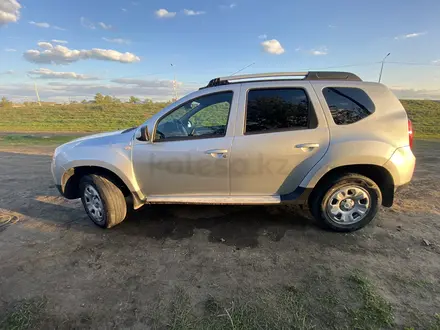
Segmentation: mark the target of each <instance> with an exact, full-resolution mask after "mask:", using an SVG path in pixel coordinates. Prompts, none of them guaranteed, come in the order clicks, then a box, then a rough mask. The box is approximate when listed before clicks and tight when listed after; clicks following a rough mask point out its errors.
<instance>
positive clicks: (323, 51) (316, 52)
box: [310, 47, 328, 56]
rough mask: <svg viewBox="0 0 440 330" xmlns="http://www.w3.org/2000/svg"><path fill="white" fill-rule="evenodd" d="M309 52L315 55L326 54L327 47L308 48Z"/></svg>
mask: <svg viewBox="0 0 440 330" xmlns="http://www.w3.org/2000/svg"><path fill="white" fill-rule="evenodd" d="M310 54H312V55H315V56H322V55H327V54H328V49H327V47H321V48H318V49H312V50H310Z"/></svg>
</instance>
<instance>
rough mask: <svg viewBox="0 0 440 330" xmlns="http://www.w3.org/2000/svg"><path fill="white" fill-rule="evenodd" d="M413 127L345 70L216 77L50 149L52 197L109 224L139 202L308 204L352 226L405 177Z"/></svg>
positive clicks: (384, 95) (387, 199)
mask: <svg viewBox="0 0 440 330" xmlns="http://www.w3.org/2000/svg"><path fill="white" fill-rule="evenodd" d="M412 139H413V132H412V126H411V122H410V121H409V120H408V117H407V114H406V112H405V109H404V108H403V106H402V104H401V103H400V102H399V100H398V99H397V98H396V97H395V96H394V95H393V93H392V92H391V91H390V90H389V89H388V88H387V87H386V86H384V85H381V84H378V83H370V82H363V81H362V80H361V79H360V78H359V77H358V76H356V75H354V74H352V73H345V72H299V73H292V72H287V73H270V74H269V73H268V74H254V75H244V76H231V77H223V78H216V79H213V80H211V81H210V82H209V84H208V85H207V86H206V87H203V88H201V89H200V90H199V91H196V92H194V93H191V94H189V95H187V96H185V97H184V98H182V99H180V100H179V101H177V102H175V103H174V104H171V105H169V106H168V107H166V108H165V109H163V110H162V111H160V112H159V113H157V114H155V115H154V116H153V117H151V118H150V119H148V120H147V121H146V122H145V123H143V124H142V125H141V126H139V127H136V128H131V129H127V130H124V131H117V132H112V133H103V134H97V135H93V136H88V137H84V138H81V139H78V140H75V141H72V142H69V143H67V144H64V145H62V146H60V147H58V148H57V149H56V150H55V153H54V156H53V161H52V173H53V177H54V179H55V183H56V185H57V187H58V189H59V190H60V192H61V194H62V195H63V196H65V197H66V198H69V199H74V198H81V199H82V202H83V204H84V207H85V210H86V212H87V214H88V215H89V217H90V219H91V220H92V221H93V222H94V223H95V224H97V225H98V226H100V227H104V228H110V227H113V226H115V225H117V224H118V223H120V222H122V221H123V220H124V219H125V217H126V215H127V211H128V210H129V208H134V209H138V208H139V207H141V206H142V205H144V204H153V203H191V204H240V205H244V204H280V203H301V204H307V205H308V206H309V208H310V210H311V213H312V214H313V216H314V217H315V218H316V220H317V221H318V222H319V223H320V224H321V225H323V226H324V227H326V228H329V229H333V230H336V231H354V230H357V229H359V228H362V227H363V226H365V225H366V224H368V223H369V222H370V221H372V220H373V218H374V217H375V216H376V214H377V212H378V210H379V207H380V205H383V206H386V207H390V206H392V204H393V199H394V193H395V191H396V189H397V188H398V187H400V186H402V185H404V184H406V183H408V182H409V181H410V180H411V177H412V175H413V170H414V166H415V157H414V155H413V153H412V151H411V146H412Z"/></svg>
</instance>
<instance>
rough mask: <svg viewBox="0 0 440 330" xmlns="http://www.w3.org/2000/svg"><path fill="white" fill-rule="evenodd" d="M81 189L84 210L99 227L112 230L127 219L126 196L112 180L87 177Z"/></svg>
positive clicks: (92, 175)
mask: <svg viewBox="0 0 440 330" xmlns="http://www.w3.org/2000/svg"><path fill="white" fill-rule="evenodd" d="M79 188H80V192H81V201H82V203H83V206H84V209H85V210H86V212H87V215H88V216H89V218H90V220H92V221H93V222H94V223H95V224H96V225H97V226H99V227H101V228H111V227H113V226H116V225H117V224H119V223H121V222H122V221H123V220H124V219H125V217H126V215H127V203H126V201H125V198H124V194H123V193H122V191H121V189H119V188H118V187H117V186H116V185H115V184H114V183H113V182H112V180H111V179H109V178H106V177H103V176H99V175H96V174H90V175H85V176H84V177H82V178H81V180H80V183H79Z"/></svg>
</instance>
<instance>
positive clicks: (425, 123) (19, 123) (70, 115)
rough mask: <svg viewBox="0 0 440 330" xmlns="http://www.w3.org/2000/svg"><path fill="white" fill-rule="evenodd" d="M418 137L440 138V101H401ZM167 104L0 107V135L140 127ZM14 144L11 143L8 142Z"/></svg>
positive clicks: (85, 131) (80, 131)
mask: <svg viewBox="0 0 440 330" xmlns="http://www.w3.org/2000/svg"><path fill="white" fill-rule="evenodd" d="M402 103H403V105H404V107H405V109H406V110H407V111H408V114H409V117H410V118H411V120H412V121H413V124H414V128H415V136H416V138H428V139H430V138H440V129H439V127H440V102H435V101H428V100H402ZM166 105H167V104H166V103H150V104H114V105H93V104H89V105H83V104H71V105H60V106H43V107H38V106H28V107H22V108H2V107H0V118H1V120H0V132H78V133H88V132H102V131H111V130H117V129H122V128H128V127H132V126H137V125H139V124H140V123H142V122H143V121H145V120H146V119H147V118H149V117H150V116H151V115H153V114H155V113H156V112H158V111H159V110H161V109H162V108H164V107H165V106H166ZM9 142H11V141H9Z"/></svg>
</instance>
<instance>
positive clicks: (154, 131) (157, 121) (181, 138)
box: [151, 89, 234, 143]
mask: <svg viewBox="0 0 440 330" xmlns="http://www.w3.org/2000/svg"><path fill="white" fill-rule="evenodd" d="M222 93H232V99H231V104H230V105H229V111H228V119H227V121H226V130H225V134H224V135H220V136H219V135H199V136H198V135H195V136H176V137H171V138H169V139H165V140H162V141H161V140H156V131H157V126H158V125H159V122H160V121H161V120H162V119H164V118H165V117H166V116H168V115H171V114H172V113H173V112H174V111H177V110H178V109H180V108H181V107H182V106H184V105H185V104H187V103H189V102H194V100H197V99H199V98H201V97H205V96H211V95H216V94H222ZM233 103H234V91H233V90H232V89H231V90H229V89H228V90H222V91H217V92H214V93H209V94H203V95H199V96H196V97H194V98H192V99H189V100H188V101H186V102H183V103H181V104H180V105H178V106H176V107H175V108H173V109H171V110H170V111H168V112H167V113H165V114H164V115H163V116H161V117H160V118H159V119H158V120H156V122H155V124H154V129H153V134H152V139H151V142H153V143H163V142H175V141H188V140H202V139H218V138H223V137H225V136H226V134H227V133H228V125H229V118H230V116H231V109H232V104H233Z"/></svg>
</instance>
